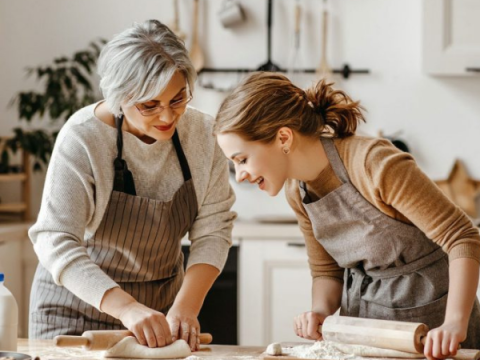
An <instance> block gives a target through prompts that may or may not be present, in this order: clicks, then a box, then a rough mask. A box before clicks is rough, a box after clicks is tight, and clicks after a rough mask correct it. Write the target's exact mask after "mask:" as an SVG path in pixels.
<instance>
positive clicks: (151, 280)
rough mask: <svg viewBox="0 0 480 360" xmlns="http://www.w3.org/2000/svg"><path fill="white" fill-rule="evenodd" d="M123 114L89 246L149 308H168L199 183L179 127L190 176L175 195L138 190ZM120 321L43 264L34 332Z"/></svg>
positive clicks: (44, 334)
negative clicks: (111, 174)
mask: <svg viewBox="0 0 480 360" xmlns="http://www.w3.org/2000/svg"><path fill="white" fill-rule="evenodd" d="M122 121H123V118H122V117H121V118H118V119H117V128H118V129H119V130H118V137H117V148H118V155H117V158H116V159H115V161H114V167H115V179H114V186H113V191H112V194H111V198H110V201H109V204H108V206H107V210H106V212H105V215H104V217H103V220H102V222H101V224H100V226H99V228H98V229H97V231H96V233H95V235H94V236H93V237H92V238H91V239H89V240H87V241H86V243H85V244H84V246H86V248H87V252H88V254H89V256H90V257H91V259H92V260H93V261H94V262H95V263H96V264H97V265H98V266H100V268H101V269H102V270H103V271H104V272H105V273H106V274H108V276H110V277H111V278H112V279H113V280H114V281H116V282H117V283H118V284H119V285H120V287H121V288H122V289H123V290H125V291H126V292H128V293H129V294H131V295H132V296H133V297H134V298H135V299H136V300H137V301H139V302H140V303H142V304H144V305H146V306H148V307H149V308H152V309H155V310H158V311H161V312H164V313H166V312H167V311H168V309H169V308H170V306H171V305H172V303H173V301H174V299H175V296H176V294H177V293H178V291H179V289H180V286H181V284H182V281H183V275H184V270H183V253H182V251H181V239H182V237H183V236H184V235H185V234H186V232H187V231H188V229H189V228H190V227H191V225H192V224H193V222H194V220H195V217H196V215H197V209H198V206H197V197H196V194H195V188H194V185H193V180H192V177H191V173H190V168H189V166H188V162H187V159H186V157H185V154H184V153H183V149H182V146H181V145H180V141H179V138H178V134H177V132H176V131H175V133H174V135H173V137H172V141H173V144H174V147H175V151H176V153H177V157H178V159H179V161H180V165H181V168H182V172H183V177H184V180H185V182H184V183H183V185H182V186H181V187H180V188H179V189H178V190H177V192H176V193H175V194H174V196H173V198H172V199H171V200H170V201H165V202H163V201H158V200H154V199H149V198H145V197H140V196H136V191H135V185H134V182H133V176H132V174H131V173H130V171H129V170H128V167H127V164H126V162H125V160H123V159H122V148H123V137H122V131H121V124H122ZM159 186H161V184H159ZM123 328H124V327H123V325H122V323H121V322H120V321H119V320H117V319H115V318H113V317H111V316H109V315H107V314H105V313H101V312H99V311H98V310H97V309H95V308H94V307H93V306H91V305H89V304H87V303H85V302H84V301H82V300H80V299H79V298H77V297H76V296H75V295H73V294H72V293H71V292H70V291H68V290H67V289H66V288H64V287H62V286H58V285H56V284H55V283H54V282H53V279H52V276H51V274H50V273H49V272H48V271H47V270H46V269H45V268H44V267H43V266H41V265H39V266H38V268H37V272H36V274H35V278H34V282H33V286H32V294H31V298H30V327H29V336H30V338H43V339H51V338H53V337H54V336H56V335H60V334H63V335H67V334H68V335H79V334H82V333H83V332H84V331H86V330H107V329H112V330H113V329H123Z"/></svg>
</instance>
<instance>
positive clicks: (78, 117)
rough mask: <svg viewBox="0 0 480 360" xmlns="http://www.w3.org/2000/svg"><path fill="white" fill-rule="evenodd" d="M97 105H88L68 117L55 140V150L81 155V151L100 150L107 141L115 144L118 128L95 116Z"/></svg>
mask: <svg viewBox="0 0 480 360" xmlns="http://www.w3.org/2000/svg"><path fill="white" fill-rule="evenodd" d="M96 105H97V104H92V105H89V106H86V107H84V108H82V109H80V110H78V111H77V112H75V113H74V114H73V115H72V116H71V117H70V118H69V119H68V121H67V122H66V123H65V125H63V127H62V129H61V130H60V132H59V134H58V136H57V139H56V140H55V150H57V151H62V152H67V153H72V155H76V156H80V152H81V153H85V154H87V153H92V152H97V149H99V150H98V151H100V150H101V149H100V147H104V146H105V144H106V143H111V144H112V145H114V144H115V138H116V129H114V128H113V127H110V126H109V125H107V124H105V123H103V122H102V121H100V120H99V119H97V118H96V117H95V114H94V109H95V106H96ZM100 153H101V151H100Z"/></svg>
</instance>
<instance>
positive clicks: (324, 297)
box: [312, 277, 343, 316]
mask: <svg viewBox="0 0 480 360" xmlns="http://www.w3.org/2000/svg"><path fill="white" fill-rule="evenodd" d="M342 290H343V285H342V283H340V282H339V281H336V280H333V279H330V278H326V277H320V278H314V279H313V284H312V311H313V312H315V313H317V314H321V315H324V316H329V315H332V314H333V313H334V312H335V311H337V309H338V308H339V307H340V304H341V300H342Z"/></svg>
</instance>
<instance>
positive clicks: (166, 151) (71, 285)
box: [29, 104, 235, 309]
mask: <svg viewBox="0 0 480 360" xmlns="http://www.w3.org/2000/svg"><path fill="white" fill-rule="evenodd" d="M95 106H96V104H93V105H90V106H87V107H85V108H83V109H81V110H79V111H78V112H76V113H75V114H74V115H73V116H72V117H71V118H70V119H69V120H68V122H67V123H66V124H65V125H64V126H63V128H62V130H61V131H60V134H59V135H58V138H57V141H56V143H55V148H54V150H53V154H52V158H51V160H50V164H49V166H48V172H47V177H46V180H45V188H44V191H43V198H42V206H41V209H40V213H39V215H38V219H37V222H36V223H35V225H33V227H32V228H31V229H30V231H29V235H30V239H31V240H32V242H33V245H34V249H35V252H36V253H37V255H38V258H39V260H40V263H41V264H42V265H43V266H44V267H45V268H46V269H47V270H48V271H49V272H50V273H51V274H52V277H53V280H54V281H55V283H56V284H57V285H60V286H64V287H65V288H67V289H68V290H69V291H71V292H72V293H73V294H75V295H76V296H77V297H79V298H80V299H82V300H83V301H85V302H87V303H89V304H90V305H93V306H95V307H96V308H97V309H99V307H100V302H101V300H102V298H103V295H104V293H105V292H106V291H107V290H109V289H111V288H113V287H116V286H118V285H117V284H116V283H115V282H114V281H113V280H112V279H111V278H110V277H108V276H107V274H106V273H105V272H104V271H103V270H102V269H100V267H99V266H98V265H97V264H96V263H94V261H93V260H92V259H91V258H90V257H89V256H88V254H87V250H86V243H87V241H88V240H89V239H91V238H92V237H93V236H94V234H95V232H96V230H97V229H98V227H99V226H100V223H101V221H102V219H103V216H104V214H105V210H106V208H107V205H108V202H109V199H110V194H111V192H112V186H113V177H114V171H113V160H114V158H115V157H116V155H117V147H116V140H117V130H116V129H115V128H113V127H111V126H109V125H107V124H105V123H104V122H102V121H101V120H99V119H98V118H96V117H95V114H94V109H95ZM212 129H213V119H212V117H211V116H209V115H206V114H204V113H202V112H200V111H198V110H196V109H194V108H191V107H188V108H187V110H186V112H185V113H184V114H183V115H182V118H181V119H180V121H179V122H178V125H177V130H178V135H179V138H180V142H181V144H182V148H183V151H184V152H185V156H186V158H187V160H188V164H189V166H190V171H191V173H192V179H193V183H194V186H195V192H196V195H197V202H198V214H197V217H196V219H195V221H194V223H193V225H192V226H191V228H190V229H189V231H188V232H189V240H190V241H191V247H190V256H189V258H188V264H187V266H188V267H190V266H192V265H194V264H200V263H201V264H210V265H212V266H214V267H216V268H218V269H219V270H220V271H221V270H222V269H223V266H224V264H225V261H226V259H227V255H228V250H229V248H230V246H231V233H232V227H233V220H234V219H235V213H234V212H232V211H230V208H231V206H232V205H233V203H234V201H235V195H234V193H233V191H232V189H231V187H230V184H229V181H228V180H229V173H228V163H227V160H226V159H225V157H224V156H223V153H222V151H221V150H220V148H219V147H218V145H217V144H216V140H215V137H214V136H213V135H212V131H213V130H212ZM123 141H124V148H123V158H124V159H125V160H126V161H127V164H128V168H129V169H130V170H131V171H132V173H133V177H134V180H135V187H136V191H137V195H138V196H143V197H148V198H151V199H156V200H160V201H169V200H170V199H171V198H172V197H173V195H174V194H175V192H176V191H177V190H178V188H180V186H182V184H183V183H184V180H183V174H182V170H181V168H180V164H179V161H178V157H177V155H176V153H175V149H174V147H173V144H172V141H170V140H168V141H156V142H155V143H153V144H146V143H144V142H142V141H141V140H140V139H138V138H137V137H136V136H134V135H132V134H130V133H128V132H125V131H124V132H123ZM178 240H179V241H180V239H178Z"/></svg>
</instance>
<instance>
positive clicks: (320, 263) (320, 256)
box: [285, 181, 344, 283]
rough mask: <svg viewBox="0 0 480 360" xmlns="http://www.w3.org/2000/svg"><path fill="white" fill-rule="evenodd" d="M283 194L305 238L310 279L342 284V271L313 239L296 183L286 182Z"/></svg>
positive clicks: (310, 225)
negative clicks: (328, 280) (323, 279)
mask: <svg viewBox="0 0 480 360" xmlns="http://www.w3.org/2000/svg"><path fill="white" fill-rule="evenodd" d="M285 194H286V197H287V201H288V203H289V204H290V206H291V208H292V209H293V211H294V212H295V215H296V217H297V220H298V225H299V227H300V230H301V231H302V233H303V236H304V238H305V246H306V249H307V255H308V265H309V267H310V273H311V275H312V278H313V279H315V278H321V277H325V278H331V279H333V280H336V281H338V282H341V283H343V272H344V269H343V268H341V267H340V266H339V265H338V264H337V262H336V261H335V260H334V259H333V258H332V257H331V256H330V254H329V253H328V252H327V251H326V250H325V248H324V247H323V246H322V245H321V244H320V243H319V242H318V241H317V239H316V238H315V235H314V233H313V228H312V223H311V221H310V219H309V217H308V214H307V212H306V210H305V208H304V207H303V205H302V198H301V195H300V190H299V188H298V182H297V181H288V182H287V184H286V187H285Z"/></svg>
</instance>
